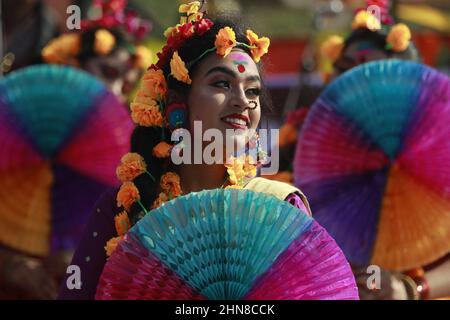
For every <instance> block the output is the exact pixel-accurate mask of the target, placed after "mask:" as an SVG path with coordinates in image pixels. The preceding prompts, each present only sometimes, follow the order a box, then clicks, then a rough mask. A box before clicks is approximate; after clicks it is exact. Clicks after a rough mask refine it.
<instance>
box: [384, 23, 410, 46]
mask: <svg viewBox="0 0 450 320" xmlns="http://www.w3.org/2000/svg"><path fill="white" fill-rule="evenodd" d="M410 41H411V31H410V30H409V28H408V26H407V25H406V24H404V23H398V24H396V25H395V26H393V27H392V29H391V30H390V31H389V34H388V36H387V37H386V42H387V43H388V45H389V46H390V47H391V49H392V51H395V52H402V51H405V50H406V49H408V46H409V42H410Z"/></svg>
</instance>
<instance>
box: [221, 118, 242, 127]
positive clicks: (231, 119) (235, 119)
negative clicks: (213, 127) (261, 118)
mask: <svg viewBox="0 0 450 320" xmlns="http://www.w3.org/2000/svg"><path fill="white" fill-rule="evenodd" d="M224 120H225V121H226V122H231V123H236V124H238V125H240V126H247V122H245V120H242V119H238V118H225V119H224Z"/></svg>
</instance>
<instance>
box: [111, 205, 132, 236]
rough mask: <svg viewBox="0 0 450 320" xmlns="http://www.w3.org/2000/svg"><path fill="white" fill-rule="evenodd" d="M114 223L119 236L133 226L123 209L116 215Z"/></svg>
mask: <svg viewBox="0 0 450 320" xmlns="http://www.w3.org/2000/svg"><path fill="white" fill-rule="evenodd" d="M114 224H115V226H116V231H117V234H118V235H119V236H123V235H124V234H125V233H127V232H128V230H130V228H131V222H130V219H129V218H128V214H127V213H126V211H122V212H121V213H119V214H118V215H116V216H115V217H114Z"/></svg>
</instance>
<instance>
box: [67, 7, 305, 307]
mask: <svg viewBox="0 0 450 320" xmlns="http://www.w3.org/2000/svg"><path fill="white" fill-rule="evenodd" d="M199 6H200V3H199V2H193V3H191V4H189V5H187V7H185V6H184V5H182V6H181V7H180V12H182V13H184V14H185V16H184V17H182V22H181V24H179V25H177V26H176V27H174V28H171V29H168V30H167V31H166V33H165V34H166V36H167V37H168V39H167V45H166V46H165V47H164V48H163V50H162V52H161V53H159V54H158V56H159V61H158V63H157V64H156V65H152V66H150V67H149V69H148V70H147V72H146V74H145V75H144V76H143V79H142V86H141V89H140V90H139V91H138V93H137V96H136V98H135V100H134V102H133V103H132V104H131V111H132V114H131V116H132V118H133V120H134V121H135V122H136V124H137V126H136V129H135V130H134V132H133V135H132V137H131V153H128V154H127V155H125V156H124V158H123V159H122V164H121V165H120V166H119V168H118V170H117V173H118V177H119V179H120V180H121V181H122V182H123V184H122V187H121V188H120V190H119V191H117V190H110V191H109V192H107V193H106V194H104V195H103V196H102V197H101V199H99V201H98V203H97V205H96V207H95V209H94V212H93V215H92V217H91V220H90V222H89V223H88V225H87V226H86V228H85V235H84V237H83V239H82V240H81V242H80V244H79V247H78V249H77V251H76V253H75V256H74V259H73V261H72V265H77V266H78V267H79V268H80V272H81V282H82V286H81V289H79V290H77V289H73V290H70V289H69V288H68V287H71V286H67V282H68V280H69V282H70V281H71V276H72V275H68V278H66V280H65V281H64V282H63V283H62V286H61V291H60V298H61V299H92V298H94V295H95V290H96V287H97V283H98V279H99V277H100V274H101V272H102V270H103V267H104V265H105V262H106V259H107V256H108V255H110V254H111V253H112V252H113V251H114V250H115V248H116V246H117V244H118V243H119V242H120V241H122V239H123V236H124V234H125V233H126V231H127V230H129V228H130V227H131V226H132V225H133V224H135V223H136V222H137V221H139V219H140V218H142V217H143V215H145V214H146V213H147V212H148V211H150V210H151V209H153V208H156V207H158V206H160V205H163V204H164V203H165V202H167V201H168V200H170V199H173V198H175V197H177V196H179V195H182V194H187V193H190V192H194V191H200V190H205V189H215V188H221V187H224V186H230V187H237V188H246V189H251V190H254V191H259V192H264V193H269V194H272V195H274V196H276V197H278V198H279V199H281V200H286V201H288V202H289V203H291V204H292V205H294V206H296V207H298V208H301V209H303V211H304V212H307V213H308V214H311V212H310V208H309V205H308V203H307V200H306V198H305V196H304V195H303V194H302V192H301V191H300V190H298V189H296V188H294V187H292V186H290V185H287V184H284V183H280V182H274V181H270V180H266V179H263V178H253V179H250V180H244V179H243V176H244V175H246V176H247V177H254V176H255V175H256V167H255V166H254V165H252V164H249V163H244V164H239V163H238V162H236V159H235V160H234V162H232V163H228V164H226V165H224V164H223V163H215V164H207V163H205V162H202V163H200V164H187V163H183V164H180V165H175V164H174V163H173V162H172V161H170V157H169V156H170V153H171V150H172V148H173V146H172V145H171V140H170V138H171V133H172V132H173V131H174V130H176V129H179V128H184V129H186V130H188V131H189V132H190V133H191V134H192V135H193V136H195V135H196V134H203V132H200V133H198V132H195V130H194V129H193V128H194V123H195V122H196V121H199V122H200V123H201V124H202V130H203V131H206V130H209V129H216V130H218V131H220V132H221V133H222V134H223V135H224V136H226V134H227V131H228V130H233V129H239V130H237V131H236V132H237V133H236V134H234V135H233V136H232V139H233V140H234V144H235V145H237V146H238V147H245V146H246V144H248V132H251V131H252V130H256V129H257V128H258V125H259V121H260V118H261V114H262V113H264V112H266V111H267V110H268V109H269V105H268V100H267V98H266V96H265V91H264V84H263V81H262V76H261V72H260V70H261V66H260V63H259V61H260V58H261V56H262V55H263V54H265V53H266V52H267V49H268V46H269V39H267V38H258V36H257V35H256V34H254V33H253V32H252V31H250V30H247V29H245V28H244V27H243V26H242V25H241V24H240V23H238V22H236V21H233V20H231V19H215V20H214V21H212V20H209V19H207V18H205V17H204V15H203V13H201V12H200V11H199ZM194 138H195V137H194ZM204 147H205V145H203V148H204ZM223 147H224V151H225V153H224V159H223V160H224V162H225V160H226V158H228V157H229V156H230V155H231V154H229V153H228V150H226V148H225V145H224V146H223ZM116 200H117V205H116ZM118 206H119V207H118ZM124 209H125V210H124ZM105 244H106V247H105ZM105 249H106V252H105Z"/></svg>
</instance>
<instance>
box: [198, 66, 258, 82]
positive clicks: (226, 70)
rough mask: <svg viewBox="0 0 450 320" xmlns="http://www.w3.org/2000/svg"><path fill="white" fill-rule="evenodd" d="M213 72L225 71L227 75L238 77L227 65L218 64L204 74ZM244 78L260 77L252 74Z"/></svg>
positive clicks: (253, 78)
mask: <svg viewBox="0 0 450 320" xmlns="http://www.w3.org/2000/svg"><path fill="white" fill-rule="evenodd" d="M214 72H221V73H225V74H227V75H229V76H231V77H233V78H237V77H238V74H237V73H236V72H234V71H233V70H231V69H229V68H227V67H220V66H218V67H214V68H211V69H210V70H209V71H208V72H207V73H206V75H205V76H208V75H210V74H211V73H214ZM245 80H246V81H261V78H260V77H259V76H257V75H253V76H248V77H246V78H245Z"/></svg>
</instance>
